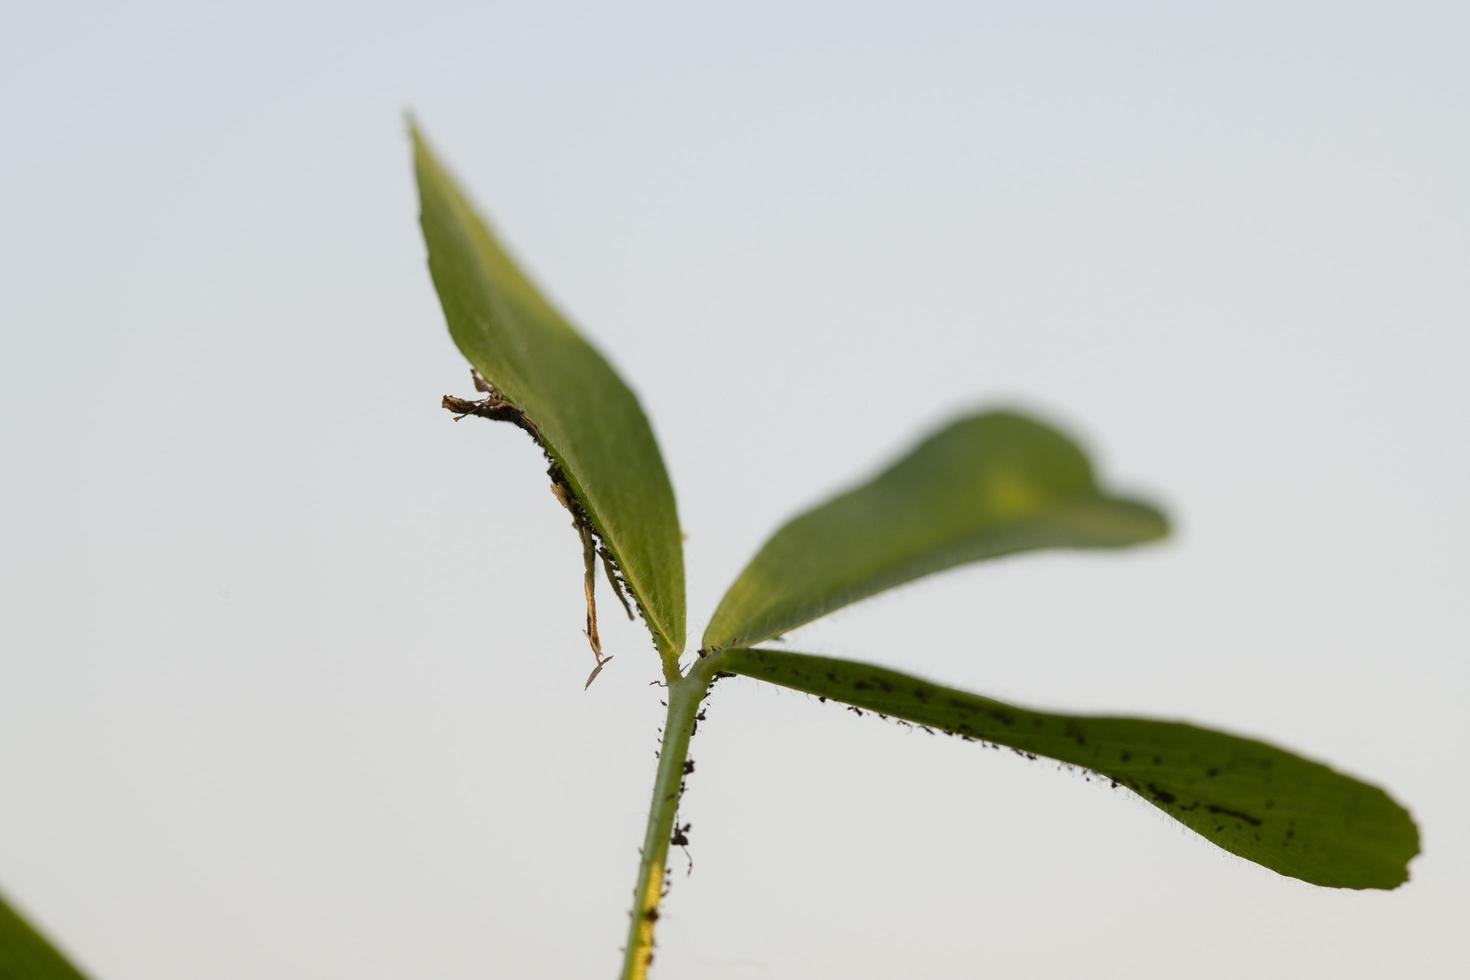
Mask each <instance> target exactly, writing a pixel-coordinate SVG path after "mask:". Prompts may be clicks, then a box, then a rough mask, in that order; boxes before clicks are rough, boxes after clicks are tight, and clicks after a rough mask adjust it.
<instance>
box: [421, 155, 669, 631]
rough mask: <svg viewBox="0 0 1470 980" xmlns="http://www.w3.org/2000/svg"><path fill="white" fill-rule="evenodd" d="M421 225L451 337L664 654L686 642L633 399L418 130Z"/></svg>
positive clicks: (659, 486) (650, 446)
mask: <svg viewBox="0 0 1470 980" xmlns="http://www.w3.org/2000/svg"><path fill="white" fill-rule="evenodd" d="M413 143H414V164H415V170H416V172H417V176H418V187H419V203H420V209H421V211H420V223H421V224H422V227H423V231H424V240H425V242H426V243H427V244H428V249H429V270H430V272H431V274H432V275H433V279H434V287H435V289H437V290H438V293H439V300H440V303H441V304H442V305H443V307H444V316H445V319H447V320H448V322H449V332H450V334H451V335H452V336H453V338H454V342H455V343H456V344H458V345H459V349H460V351H461V352H462V353H463V354H464V356H465V357H466V358H468V360H469V362H470V363H471V364H472V365H473V366H474V367H475V369H476V370H478V371H479V372H480V374H481V375H482V376H484V378H485V379H486V380H488V381H489V382H490V383H491V384H493V385H494V386H495V387H496V388H497V389H498V390H499V391H500V393H501V394H503V395H504V396H505V397H506V398H507V399H509V400H510V401H511V402H512V403H514V405H515V406H516V407H518V408H519V409H520V410H521V411H522V412H524V413H525V415H526V416H527V417H528V418H529V419H530V420H531V421H532V422H533V423H534V424H535V426H536V428H537V429H539V431H540V435H541V438H542V441H543V443H544V448H545V449H546V451H547V453H548V454H549V455H550V456H551V457H552V459H553V460H554V461H555V462H556V463H557V464H558V465H559V466H560V468H561V470H562V472H563V474H564V475H565V477H566V480H567V482H568V484H569V485H570V487H571V490H572V492H573V494H574V495H575V496H576V498H577V500H578V501H579V502H580V503H581V505H582V507H583V508H584V509H585V510H586V512H587V515H588V517H589V518H590V520H591V523H592V525H593V530H595V531H596V533H597V534H598V536H599V537H601V539H602V540H603V542H604V543H605V544H606V545H607V547H608V549H609V550H610V551H611V552H612V555H613V557H614V559H615V560H616V561H617V564H618V566H619V568H620V569H621V571H622V573H623V576H624V577H625V579H626V581H627V584H628V586H629V587H630V589H631V591H632V593H633V596H634V598H635V599H636V600H637V603H638V606H639V607H640V609H641V610H642V612H643V615H644V618H645V620H646V621H647V623H648V626H649V628H650V629H651V630H652V631H653V633H654V638H655V640H656V641H657V642H658V645H659V647H660V649H661V650H662V651H663V652H664V653H665V654H666V655H670V654H676V653H677V652H678V651H680V650H682V649H683V646H684V551H683V543H682V536H681V533H680V530H679V519H678V515H677V513H676V512H675V508H674V491H673V488H672V487H671V486H670V485H669V477H668V473H667V471H666V470H665V469H664V463H663V459H662V457H661V456H660V455H659V450H658V444H657V442H655V440H654V437H653V430H652V429H651V428H650V427H649V424H648V419H647V417H646V416H645V415H644V414H643V409H642V408H641V407H640V406H639V404H638V399H637V397H636V396H635V395H634V394H633V392H632V390H631V389H629V388H628V386H627V385H626V384H625V383H624V382H623V380H622V379H621V378H620V377H619V376H618V374H617V372H615V371H614V370H613V369H612V367H611V366H610V365H609V364H608V362H607V360H606V359H604V358H603V356H602V354H601V353H599V352H598V351H597V350H596V349H595V348H594V347H592V345H591V344H589V343H587V341H586V340H584V339H583V338H582V336H581V335H580V334H578V333H577V331H576V330H575V329H574V328H573V327H572V326H571V325H570V324H569V323H568V322H567V320H566V318H565V317H563V316H562V315H561V314H560V313H559V312H558V311H557V310H556V308H555V307H553V306H552V305H551V303H550V302H549V301H547V299H546V298H545V297H543V296H542V295H541V293H540V292H539V291H538V290H537V289H536V287H535V286H534V285H532V283H531V281H530V280H529V279H528V278H526V276H525V274H524V273H522V272H521V270H520V269H519V268H518V267H517V266H516V264H515V262H514V261H513V260H512V259H511V257H510V255H509V254H508V253H507V252H506V250H505V249H504V248H503V247H502V246H501V244H500V243H499V242H498V241H497V240H496V238H495V236H494V234H493V233H492V232H491V231H490V229H489V227H488V226H487V225H486V224H485V222H484V221H483V220H482V219H481V218H480V217H479V216H478V215H477V214H476V213H475V210H474V208H473V207H472V206H471V205H470V203H469V201H468V199H467V198H466V197H465V195H464V193H463V192H462V191H461V190H460V189H459V187H458V185H457V184H456V183H455V181H454V179H453V178H452V177H451V176H450V175H449V173H448V172H446V171H445V169H444V168H443V167H442V166H441V165H440V164H439V162H438V161H437V160H436V159H435V158H434V155H433V153H432V152H431V151H430V149H429V146H428V144H427V143H426V142H425V140H424V138H423V136H422V135H421V134H420V133H419V132H418V130H417V129H414V131H413Z"/></svg>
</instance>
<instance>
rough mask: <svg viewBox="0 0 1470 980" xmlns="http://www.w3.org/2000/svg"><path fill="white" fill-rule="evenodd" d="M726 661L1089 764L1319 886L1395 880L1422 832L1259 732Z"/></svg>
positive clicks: (895, 679)
mask: <svg viewBox="0 0 1470 980" xmlns="http://www.w3.org/2000/svg"><path fill="white" fill-rule="evenodd" d="M718 666H719V668H720V669H721V670H726V671H730V672H732V673H736V674H743V675H745V676H747V677H753V678H756V679H758V680H763V681H768V682H770V683H772V684H779V685H781V686H782V687H789V688H793V689H795V690H798V691H805V692H807V693H808V694H815V695H818V696H821V697H824V698H831V699H833V700H837V701H842V702H845V703H847V704H851V705H856V706H857V707H859V708H867V709H869V710H871V711H875V712H879V713H881V714H883V715H886V716H888V717H890V718H899V719H903V720H905V721H909V722H912V723H914V724H918V725H926V726H929V727H931V728H936V729H942V730H943V731H946V732H949V733H952V734H955V735H960V736H962V737H964V738H967V739H981V740H983V741H986V742H991V743H994V744H996V745H1004V746H1008V747H1010V748H1012V749H1015V750H1016V751H1018V752H1021V753H1024V754H1027V755H1035V756H1046V757H1047V758H1050V759H1056V760H1058V761H1060V762H1065V763H1068V764H1070V765H1074V766H1080V767H1082V768H1084V769H1090V770H1092V771H1093V772H1095V773H1098V774H1099V775H1101V776H1104V777H1106V778H1107V779H1109V780H1111V781H1112V782H1114V783H1115V784H1116V785H1119V786H1125V787H1127V788H1128V789H1130V790H1132V791H1133V792H1135V793H1137V794H1138V795H1139V796H1141V797H1143V798H1144V799H1145V800H1147V801H1148V802H1149V803H1152V804H1153V805H1154V806H1156V807H1158V808H1159V809H1160V810H1162V811H1163V812H1164V813H1167V814H1168V815H1169V816H1171V817H1173V818H1174V819H1175V820H1178V821H1179V822H1180V823H1182V824H1184V825H1185V826H1186V827H1188V828H1189V829H1191V830H1193V831H1195V832H1196V833H1198V834H1200V835H1201V836H1202V837H1204V838H1205V839H1206V840H1209V841H1211V842H1212V843H1215V844H1217V845H1219V846H1220V847H1223V848H1224V849H1225V850H1227V851H1230V852H1231V853H1233V854H1238V855H1240V856H1241V857H1243V858H1245V859H1246V860H1248V861H1254V862H1255V863H1256V864H1260V865H1263V866H1265V867H1267V868H1270V869H1271V870H1272V871H1277V872H1280V873H1281V874H1283V875H1288V876H1289V877H1292V878H1300V879H1301V880H1302V881H1307V882H1311V883H1312V884H1314V885H1330V886H1334V887H1338V888H1393V887H1395V886H1397V885H1400V884H1402V883H1403V882H1404V881H1406V880H1407V879H1408V876H1409V875H1408V863H1409V860H1410V859H1411V858H1412V857H1413V856H1414V855H1415V854H1417V853H1419V831H1418V830H1417V829H1416V828H1415V826H1414V821H1413V819H1412V818H1411V817H1410V816H1409V814H1408V812H1407V811H1406V810H1404V808H1403V807H1401V806H1400V805H1399V804H1398V803H1396V802H1395V801H1394V800H1393V799H1392V798H1391V797H1390V796H1389V795H1388V794H1387V793H1385V792H1383V790H1381V789H1378V788H1377V787H1375V786H1370V785H1368V784H1367V783H1363V782H1359V781H1358V780H1356V779H1353V778H1352V777H1351V776H1345V775H1343V774H1342V773H1339V772H1335V771H1334V770H1332V769H1329V768H1328V767H1327V766H1324V765H1322V764H1321V763H1319V762H1311V761H1309V760H1307V759H1303V758H1302V757H1300V756H1297V755H1292V754H1291V753H1290V752H1284V751H1282V750H1281V749H1278V748H1276V747H1274V746H1271V745H1267V744H1266V743H1264V742H1258V741H1256V740H1254V739H1249V738H1241V737H1239V736H1235V735H1226V734H1224V733H1223V732H1216V731H1211V730H1209V729H1207V728H1197V727H1195V726H1194V725H1186V724H1182V723H1180V722H1171V721H1149V720H1147V719H1143V718H1109V717H1103V718H1096V717H1082V716H1076V715H1060V714H1051V713H1048V712H1041V711H1031V710H1028V709H1026V708H1018V707H1015V706H1014V705H1009V704H1003V703H1001V702H1000V701H993V700H991V699H990V698H986V697H981V696H980V695H977V694H970V693H967V692H965V691H958V690H955V689H954V688H949V687H941V686H940V685H938V684H933V683H930V682H929V681H926V680H921V679H919V678H917V677H911V676H909V675H907V674H900V673H898V672H897V671H892V670H886V669H884V668H882V667H874V666H870V665H868V664H860V663H854V662H853V661H850V660H834V659H832V658H829V657H818V656H812V655H810V654H802V653H788V652H786V651H784V650H745V649H737V650H727V651H725V652H724V653H723V654H720V655H719V661H718Z"/></svg>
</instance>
